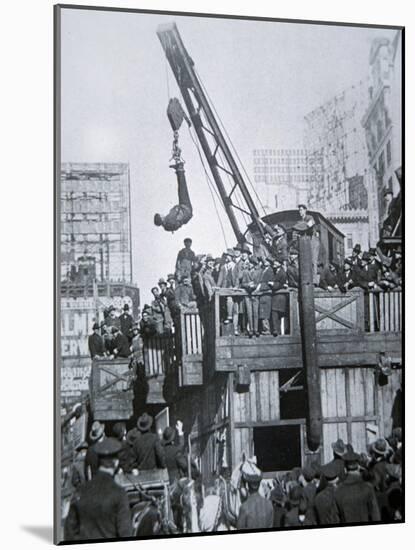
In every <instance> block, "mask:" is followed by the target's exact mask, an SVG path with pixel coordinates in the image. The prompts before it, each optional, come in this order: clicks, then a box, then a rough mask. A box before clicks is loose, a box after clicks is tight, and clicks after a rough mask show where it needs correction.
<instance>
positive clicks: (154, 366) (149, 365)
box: [143, 335, 174, 376]
mask: <svg viewBox="0 0 415 550" xmlns="http://www.w3.org/2000/svg"><path fill="white" fill-rule="evenodd" d="M173 338H174V337H173V336H172V335H166V336H153V337H151V338H145V339H144V341H143V355H144V366H145V372H146V376H160V375H162V374H166V373H167V372H169V371H170V369H171V367H172V365H173V362H174V345H173Z"/></svg>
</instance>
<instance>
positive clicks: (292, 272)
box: [287, 250, 300, 288]
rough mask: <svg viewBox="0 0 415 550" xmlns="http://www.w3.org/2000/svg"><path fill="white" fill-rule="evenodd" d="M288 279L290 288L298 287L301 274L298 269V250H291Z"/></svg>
mask: <svg viewBox="0 0 415 550" xmlns="http://www.w3.org/2000/svg"><path fill="white" fill-rule="evenodd" d="M287 279H288V286H289V287H290V288H298V283H299V279H300V275H299V270H298V252H297V251H296V250H291V251H290V260H289V263H288V267H287Z"/></svg>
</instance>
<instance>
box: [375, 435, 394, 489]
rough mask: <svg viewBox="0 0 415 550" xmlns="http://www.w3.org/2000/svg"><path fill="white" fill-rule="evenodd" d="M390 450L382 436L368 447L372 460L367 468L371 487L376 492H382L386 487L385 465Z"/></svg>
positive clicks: (390, 452) (390, 453)
mask: <svg viewBox="0 0 415 550" xmlns="http://www.w3.org/2000/svg"><path fill="white" fill-rule="evenodd" d="M392 452H393V450H392V448H391V447H390V446H389V444H388V442H387V441H386V439H385V438H383V437H380V438H379V439H377V440H376V441H375V442H374V443H373V444H372V445H371V447H370V454H371V457H372V462H371V464H370V466H369V470H370V473H371V477H372V484H373V487H374V489H375V491H376V492H377V493H384V492H385V491H386V489H387V483H386V479H387V473H386V467H387V464H388V459H389V457H390V456H391V455H392Z"/></svg>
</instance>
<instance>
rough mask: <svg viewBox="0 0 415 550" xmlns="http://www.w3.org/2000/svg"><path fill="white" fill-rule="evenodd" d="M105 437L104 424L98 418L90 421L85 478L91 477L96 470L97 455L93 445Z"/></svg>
mask: <svg viewBox="0 0 415 550" xmlns="http://www.w3.org/2000/svg"><path fill="white" fill-rule="evenodd" d="M104 439H105V426H104V424H101V422H99V421H98V420H95V421H94V422H93V423H92V426H91V430H90V432H89V442H90V445H89V447H88V450H87V452H86V456H85V478H86V479H88V480H89V479H92V478H93V477H94V475H95V474H96V473H97V471H98V455H97V453H96V452H95V445H96V444H97V443H102V441H104Z"/></svg>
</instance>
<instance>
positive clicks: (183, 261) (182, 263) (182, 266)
mask: <svg viewBox="0 0 415 550" xmlns="http://www.w3.org/2000/svg"><path fill="white" fill-rule="evenodd" d="M183 244H184V248H182V249H181V250H179V252H178V254H177V259H176V278H177V280H178V281H179V282H180V281H182V280H183V277H190V275H191V273H192V268H193V265H194V264H195V263H196V254H195V253H194V252H193V250H192V239H189V238H186V239H185V240H184V241H183Z"/></svg>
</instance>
